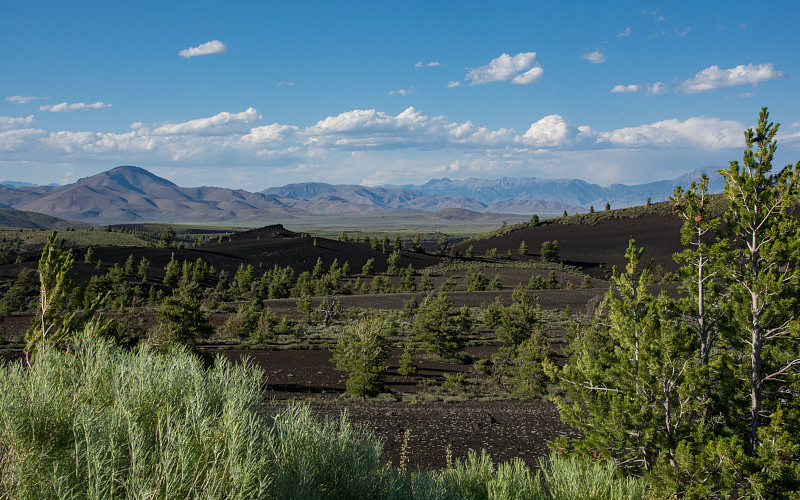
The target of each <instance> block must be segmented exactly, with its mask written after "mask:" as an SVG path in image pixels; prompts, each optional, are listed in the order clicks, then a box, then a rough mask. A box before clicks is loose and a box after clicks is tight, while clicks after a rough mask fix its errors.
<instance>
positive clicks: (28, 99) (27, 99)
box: [6, 95, 36, 104]
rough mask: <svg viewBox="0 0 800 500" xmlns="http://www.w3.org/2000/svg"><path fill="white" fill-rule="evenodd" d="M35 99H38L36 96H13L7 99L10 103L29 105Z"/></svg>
mask: <svg viewBox="0 0 800 500" xmlns="http://www.w3.org/2000/svg"><path fill="white" fill-rule="evenodd" d="M34 99H36V97H34V96H24V95H12V96H9V97H6V101H8V102H18V103H20V104H27V103H29V102H31V101H33V100H34Z"/></svg>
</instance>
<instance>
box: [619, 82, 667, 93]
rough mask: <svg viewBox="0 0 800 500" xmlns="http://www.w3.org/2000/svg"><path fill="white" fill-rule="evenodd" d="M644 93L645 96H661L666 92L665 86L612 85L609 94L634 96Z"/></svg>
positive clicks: (653, 84)
mask: <svg viewBox="0 0 800 500" xmlns="http://www.w3.org/2000/svg"><path fill="white" fill-rule="evenodd" d="M642 91H643V92H644V93H645V94H647V95H661V94H664V93H666V92H667V84H665V83H664V82H655V83H645V84H642V85H639V84H630V85H614V87H613V88H612V89H611V92H613V93H615V94H635V93H637V92H642Z"/></svg>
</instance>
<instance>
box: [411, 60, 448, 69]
mask: <svg viewBox="0 0 800 500" xmlns="http://www.w3.org/2000/svg"><path fill="white" fill-rule="evenodd" d="M441 65H442V63H440V62H439V61H431V62H429V63H424V62H422V61H418V62H417V64H415V65H414V67H415V68H435V67H437V66H441Z"/></svg>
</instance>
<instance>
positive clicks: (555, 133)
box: [516, 114, 595, 148]
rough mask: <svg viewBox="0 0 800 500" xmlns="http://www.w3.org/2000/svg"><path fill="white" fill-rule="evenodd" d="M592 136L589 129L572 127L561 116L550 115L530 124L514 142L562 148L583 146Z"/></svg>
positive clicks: (586, 127) (540, 146)
mask: <svg viewBox="0 0 800 500" xmlns="http://www.w3.org/2000/svg"><path fill="white" fill-rule="evenodd" d="M594 135H595V133H594V131H592V129H591V128H590V127H588V126H586V125H581V126H580V127H574V126H572V125H571V124H570V123H569V122H568V121H567V120H565V119H564V117H562V116H561V115H557V114H552V115H548V116H545V117H544V118H542V119H540V120H538V121H536V122H534V123H533V124H531V126H530V127H529V128H528V130H527V131H525V133H524V134H523V135H522V137H518V138H517V139H516V140H517V142H519V143H522V144H526V145H529V146H534V147H537V148H563V147H568V146H577V145H580V144H583V143H585V142H586V141H587V140H590V139H592V138H593V137H594Z"/></svg>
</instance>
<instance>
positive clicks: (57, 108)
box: [39, 101, 111, 113]
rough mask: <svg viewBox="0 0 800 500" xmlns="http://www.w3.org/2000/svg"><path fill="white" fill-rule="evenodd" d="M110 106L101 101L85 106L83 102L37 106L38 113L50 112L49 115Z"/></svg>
mask: <svg viewBox="0 0 800 500" xmlns="http://www.w3.org/2000/svg"><path fill="white" fill-rule="evenodd" d="M110 107H111V104H106V103H104V102H102V101H97V102H93V103H91V104H87V103H85V102H73V103H72V104H68V103H66V102H61V103H58V104H53V105H46V106H39V111H50V112H51V113H69V112H70V111H81V110H86V109H102V108H110Z"/></svg>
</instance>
